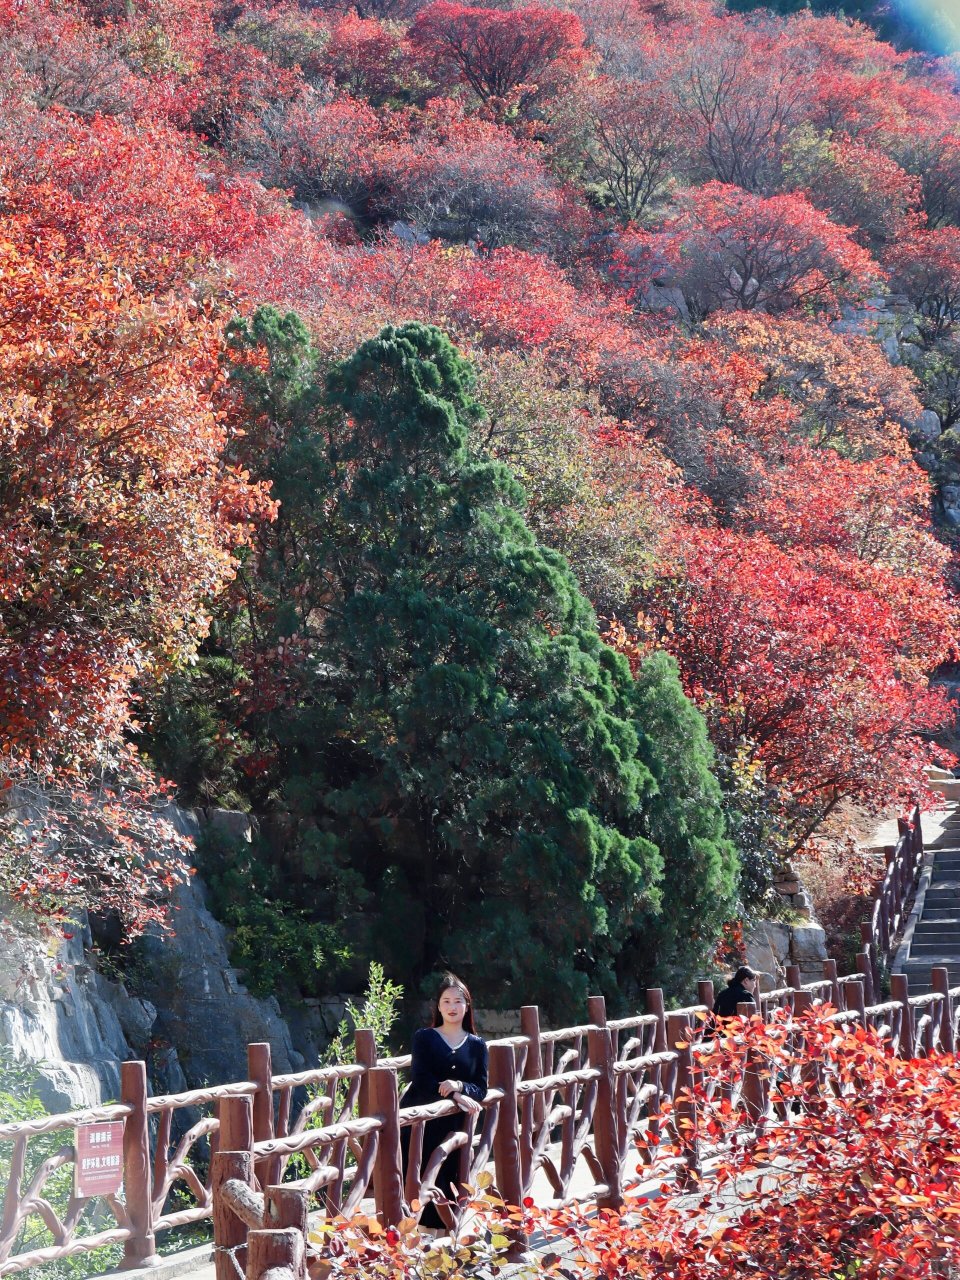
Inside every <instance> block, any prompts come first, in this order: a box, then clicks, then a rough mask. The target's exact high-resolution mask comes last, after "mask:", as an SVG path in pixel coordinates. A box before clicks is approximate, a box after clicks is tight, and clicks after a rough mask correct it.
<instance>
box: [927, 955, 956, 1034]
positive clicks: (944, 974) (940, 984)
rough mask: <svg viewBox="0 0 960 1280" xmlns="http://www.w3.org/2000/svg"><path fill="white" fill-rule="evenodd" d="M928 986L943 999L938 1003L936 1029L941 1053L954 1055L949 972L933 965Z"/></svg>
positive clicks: (942, 967)
mask: <svg viewBox="0 0 960 1280" xmlns="http://www.w3.org/2000/svg"><path fill="white" fill-rule="evenodd" d="M930 985H931V986H932V988H933V990H934V991H936V992H938V993H939V994H940V995H941V996H942V997H943V998H942V1000H941V1001H940V1026H939V1028H938V1034H939V1040H940V1052H941V1053H955V1052H956V1044H955V1043H954V1036H953V1001H952V1000H951V999H950V970H949V969H947V968H946V967H945V966H943V965H934V967H933V968H932V969H931V970H930Z"/></svg>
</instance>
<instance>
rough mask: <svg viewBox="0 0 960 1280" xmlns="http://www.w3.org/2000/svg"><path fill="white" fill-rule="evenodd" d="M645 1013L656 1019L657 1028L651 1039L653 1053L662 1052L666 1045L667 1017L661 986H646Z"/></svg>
mask: <svg viewBox="0 0 960 1280" xmlns="http://www.w3.org/2000/svg"><path fill="white" fill-rule="evenodd" d="M647 1013H650V1014H653V1016H654V1017H655V1018H656V1019H657V1030H656V1035H655V1037H654V1041H653V1051H654V1053H663V1052H664V1051H665V1050H666V1047H667V1019H666V1013H665V1011H664V1007H663V988H662V987H647Z"/></svg>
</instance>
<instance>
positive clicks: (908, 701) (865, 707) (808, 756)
mask: <svg viewBox="0 0 960 1280" xmlns="http://www.w3.org/2000/svg"><path fill="white" fill-rule="evenodd" d="M821 536H822V535H821ZM838 567H839V562H838V561H836V560H835V561H833V562H832V563H828V562H827V560H826V557H825V556H824V554H823V553H822V552H821V553H820V554H819V555H818V556H816V557H814V559H813V560H812V562H811V560H810V559H808V558H807V557H805V556H803V555H800V554H799V553H798V551H797V550H796V549H792V550H791V551H786V550H783V549H781V548H780V547H778V546H776V545H775V544H774V543H773V542H772V541H771V540H770V538H769V537H768V536H766V535H764V534H761V533H752V534H749V535H744V534H741V533H737V532H733V531H730V530H724V529H703V530H695V531H694V530H687V531H685V532H684V534H683V535H682V536H681V537H680V538H678V540H677V545H676V547H675V549H674V554H673V556H672V557H671V558H670V560H669V562H667V563H666V564H665V566H664V570H663V573H662V575H661V577H660V579H659V581H658V582H657V583H656V584H655V585H654V586H653V587H652V588H651V590H650V591H649V592H648V593H646V594H645V595H644V596H643V598H642V601H641V604H642V609H643V613H644V618H645V620H646V622H647V623H649V624H650V625H652V627H653V630H654V633H655V634H656V635H657V636H658V637H659V639H660V642H661V643H662V644H663V645H664V646H665V647H666V648H668V649H669V650H670V652H672V653H673V654H674V655H675V656H676V657H677V659H678V661H679V663H680V669H681V675H682V677H683V680H684V684H685V687H686V688H687V690H688V692H689V693H690V694H691V696H692V697H694V699H695V700H696V701H697V702H698V704H699V705H700V706H701V708H702V709H703V710H704V712H705V714H706V716H707V719H708V722H709V724H710V730H711V736H712V737H713V739H714V741H715V742H716V743H717V744H718V745H719V746H720V748H721V750H723V751H725V752H727V753H728V754H729V755H730V756H733V755H735V754H737V753H740V754H741V755H743V753H746V755H747V756H748V757H749V758H752V759H755V760H756V761H758V762H759V763H761V764H762V766H763V768H764V771H765V774H766V776H767V778H768V779H769V781H770V782H771V783H772V784H773V785H775V786H777V787H779V788H781V789H782V791H783V793H784V796H785V797H786V805H785V808H786V816H787V819H788V821H789V826H790V833H791V839H792V843H793V844H794V846H795V847H799V846H800V845H802V844H803V842H804V840H805V839H806V838H807V836H808V835H809V834H810V832H811V831H812V830H813V829H814V828H815V827H816V826H817V825H818V823H819V822H821V821H822V820H823V818H824V817H825V816H826V815H827V814H828V813H830V812H831V811H832V810H833V809H834V808H835V807H836V805H837V804H838V803H839V802H840V801H841V800H843V799H845V798H848V797H851V798H856V799H859V800H861V801H863V802H865V803H868V804H869V803H877V802H878V801H879V800H880V797H882V796H884V795H891V794H904V795H906V794H908V793H909V792H910V791H911V789H913V790H919V789H922V780H923V779H922V775H923V768H924V765H925V764H926V763H927V761H928V760H929V758H930V757H929V753H928V751H927V749H926V747H925V745H924V743H923V741H922V735H926V734H930V733H934V732H936V731H937V730H938V729H939V728H941V727H942V726H943V725H945V724H946V723H948V722H949V718H950V715H951V709H950V706H949V703H948V702H947V701H946V699H945V698H944V696H943V694H942V693H941V692H940V691H936V690H933V689H931V688H930V687H929V686H928V682H927V678H926V675H925V674H924V673H923V671H922V670H918V669H917V668H918V666H919V667H921V668H922V667H923V665H924V663H923V662H921V663H919V664H911V663H909V662H906V661H904V644H905V641H906V638H907V635H909V627H910V622H909V619H907V621H906V634H905V631H904V621H903V620H902V619H901V616H900V609H899V608H898V604H900V603H901V602H899V601H898V600H896V599H895V598H894V599H889V598H884V596H883V595H882V594H881V593H880V592H879V591H877V592H874V591H871V590H869V589H864V587H865V586H867V585H868V584H867V583H866V582H865V581H864V582H860V583H859V584H851V583H848V582H845V581H843V578H842V576H841V575H840V574H838V572H837V569H838ZM948 612H949V611H948ZM951 635H952V632H951V631H949V630H948V631H947V633H946V635H944V636H943V637H942V639H943V641H944V651H943V652H942V653H940V654H939V655H937V654H935V653H931V652H930V650H929V648H928V649H927V650H926V652H925V653H924V658H925V659H926V661H927V662H928V663H931V664H932V663H933V662H934V661H935V660H936V658H937V657H938V656H939V657H941V658H943V657H946V656H947V655H948V653H949V651H950V643H951ZM936 638H937V637H936V634H934V635H933V636H931V635H929V633H928V635H927V643H928V644H929V643H930V642H931V641H936ZM928 669H929V668H928ZM868 762H869V763H868Z"/></svg>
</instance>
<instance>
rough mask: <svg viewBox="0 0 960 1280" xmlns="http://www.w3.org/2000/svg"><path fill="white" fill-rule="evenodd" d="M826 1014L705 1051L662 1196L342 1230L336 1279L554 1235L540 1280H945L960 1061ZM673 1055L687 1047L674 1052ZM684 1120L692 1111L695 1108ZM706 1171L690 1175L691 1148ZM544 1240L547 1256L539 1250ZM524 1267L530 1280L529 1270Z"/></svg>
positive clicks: (329, 1249) (665, 1151) (491, 1253)
mask: <svg viewBox="0 0 960 1280" xmlns="http://www.w3.org/2000/svg"><path fill="white" fill-rule="evenodd" d="M829 1013H830V1011H829V1010H825V1009H820V1008H817V1009H815V1010H814V1011H813V1012H811V1013H809V1014H806V1015H804V1016H802V1017H800V1018H799V1019H797V1020H796V1021H794V1022H791V1021H790V1020H789V1019H788V1018H787V1015H786V1014H785V1013H781V1014H780V1015H778V1017H777V1018H776V1019H775V1020H773V1021H772V1022H770V1023H766V1024H764V1023H763V1022H762V1021H761V1020H760V1019H759V1018H755V1019H753V1020H751V1021H748V1020H744V1019H736V1020H735V1021H734V1022H732V1023H731V1025H730V1028H729V1029H728V1034H727V1035H726V1036H725V1037H723V1038H722V1039H718V1040H714V1041H709V1042H707V1043H706V1044H705V1045H703V1046H702V1047H700V1048H698V1049H695V1050H694V1055H693V1057H694V1072H693V1078H694V1087H693V1089H692V1090H691V1091H690V1092H688V1093H686V1094H685V1095H683V1098H684V1101H685V1102H686V1103H687V1104H689V1103H690V1102H693V1103H694V1104H695V1114H696V1128H695V1129H694V1128H693V1127H691V1123H690V1121H689V1120H687V1119H682V1120H679V1122H678V1123H677V1125H676V1126H675V1137H676V1138H677V1140H676V1141H675V1142H674V1143H673V1144H667V1145H666V1146H665V1147H663V1148H662V1149H661V1152H660V1153H659V1154H658V1155H657V1157H656V1158H655V1159H654V1162H653V1164H652V1165H651V1166H649V1167H647V1166H645V1165H643V1164H640V1165H638V1171H639V1173H640V1175H641V1178H642V1181H643V1183H644V1184H645V1187H646V1188H647V1189H649V1188H651V1187H652V1188H656V1193H655V1198H650V1199H647V1198H646V1197H643V1196H637V1195H636V1194H634V1195H633V1196H628V1197H627V1201H626V1204H625V1206H624V1209H623V1211H622V1212H611V1211H602V1210H601V1211H600V1212H592V1211H586V1212H585V1211H584V1210H582V1209H581V1208H580V1207H579V1206H577V1205H572V1206H568V1207H566V1208H564V1209H562V1210H560V1211H559V1212H552V1211H542V1210H537V1209H534V1208H532V1207H529V1205H528V1207H525V1208H522V1209H516V1210H505V1209H504V1207H503V1206H502V1204H500V1202H498V1201H497V1200H496V1199H495V1198H493V1197H491V1196H490V1195H487V1196H484V1197H480V1198H478V1199H476V1200H475V1201H474V1202H473V1205H472V1213H468V1214H467V1217H466V1222H465V1225H464V1227H463V1228H462V1231H461V1235H460V1236H459V1237H458V1238H456V1239H455V1240H454V1241H453V1242H452V1244H448V1245H440V1244H438V1245H435V1246H430V1247H426V1246H425V1244H424V1243H423V1242H421V1241H420V1239H419V1237H418V1236H417V1233H416V1230H415V1227H414V1224H413V1222H412V1220H408V1221H407V1222H405V1223H403V1224H401V1226H400V1229H399V1230H395V1229H391V1230H390V1231H388V1232H384V1231H383V1228H382V1227H380V1226H379V1225H378V1224H376V1223H370V1222H368V1221H367V1220H363V1221H362V1222H357V1221H356V1220H355V1221H353V1222H343V1221H341V1222H339V1223H334V1224H331V1225H330V1226H329V1227H328V1228H327V1229H326V1230H325V1231H324V1232H323V1233H322V1236H321V1237H320V1241H321V1242H322V1247H323V1253H324V1257H323V1266H324V1274H326V1275H329V1276H331V1277H337V1278H340V1277H343V1278H349V1280H354V1278H359V1277H360V1276H369V1275H376V1276H381V1277H384V1278H385V1280H408V1278H410V1280H412V1278H413V1277H414V1276H421V1275H439V1276H451V1275H459V1276H462V1277H470V1276H478V1275H480V1274H489V1273H490V1268H491V1266H492V1268H493V1271H494V1273H495V1272H496V1270H497V1269H498V1265H499V1264H502V1263H503V1262H504V1261H505V1256H506V1249H507V1246H508V1244H509V1233H510V1231H511V1229H515V1228H517V1227H518V1226H522V1227H523V1228H524V1229H525V1230H526V1231H527V1232H528V1233H529V1232H532V1231H534V1230H535V1231H537V1232H539V1233H542V1235H541V1239H543V1238H544V1237H545V1239H546V1241H547V1242H548V1243H547V1245H546V1248H547V1249H548V1250H549V1249H550V1248H551V1246H552V1252H551V1251H547V1252H541V1253H540V1254H539V1256H537V1258H536V1261H535V1262H533V1263H532V1264H531V1265H530V1268H529V1271H527V1272H525V1274H527V1275H529V1276H533V1275H556V1276H564V1277H574V1276H575V1277H577V1280H600V1278H601V1277H602V1278H603V1280H628V1278H629V1280H739V1278H740V1277H743V1278H744V1280H746V1278H747V1277H750V1280H825V1278H826V1277H830V1280H841V1278H842V1280H854V1278H855V1280H934V1277H945V1276H948V1275H951V1274H954V1272H953V1268H955V1267H956V1265H957V1264H958V1262H960V1177H958V1174H957V1167H958V1165H960V1065H958V1063H957V1062H956V1060H955V1059H954V1058H953V1057H952V1056H950V1057H931V1058H927V1059H917V1060H913V1061H904V1060H903V1059H900V1058H897V1057H895V1056H893V1054H892V1051H891V1047H890V1044H889V1041H888V1040H886V1039H884V1038H883V1037H882V1036H881V1035H880V1034H878V1033H877V1032H876V1031H875V1030H873V1029H872V1028H869V1027H868V1028H862V1027H860V1026H851V1027H850V1028H845V1027H843V1026H841V1025H840V1024H838V1023H836V1022H834V1021H832V1020H831V1018H830V1016H829ZM670 1047H671V1048H672V1047H673V1046H670ZM745 1073H751V1074H752V1075H753V1076H754V1077H755V1079H756V1081H758V1082H759V1083H760V1085H762V1086H763V1088H764V1089H765V1090H767V1091H768V1092H769V1096H770V1104H771V1105H770V1107H769V1109H768V1113H767V1115H766V1117H765V1118H764V1119H763V1120H762V1121H761V1122H760V1123H759V1124H756V1123H754V1121H753V1120H752V1119H751V1118H750V1116H749V1115H748V1114H747V1112H746V1110H745V1109H744V1108H743V1106H742V1105H740V1100H739V1090H738V1089H737V1088H734V1089H731V1088H730V1087H729V1086H730V1085H731V1084H732V1085H734V1086H739V1085H740V1084H741V1083H742V1082H743V1081H744V1077H745ZM685 1114H686V1113H685ZM694 1137H695V1138H696V1139H697V1140H698V1141H699V1142H700V1144H701V1151H702V1154H703V1155H704V1156H707V1155H709V1156H710V1159H709V1160H705V1161H704V1164H703V1167H702V1171H701V1172H700V1173H692V1171H690V1176H687V1177H680V1178H678V1177H677V1174H678V1172H681V1173H686V1172H688V1162H687V1157H688V1154H689V1151H690V1145H689V1144H690V1140H691V1139H692V1138H694ZM540 1247H541V1250H542V1249H543V1248H544V1246H543V1245H541V1246H540ZM521 1274H523V1272H521Z"/></svg>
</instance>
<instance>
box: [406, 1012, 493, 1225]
mask: <svg viewBox="0 0 960 1280" xmlns="http://www.w3.org/2000/svg"><path fill="white" fill-rule="evenodd" d="M411 1052H412V1057H413V1061H412V1062H411V1064H410V1073H411V1080H410V1084H409V1086H408V1087H407V1088H406V1089H405V1090H404V1092H403V1097H402V1098H401V1099H400V1105H401V1107H424V1106H427V1105H428V1104H429V1103H431V1102H442V1101H443V1099H442V1098H441V1097H440V1082H441V1081H442V1080H457V1081H460V1082H461V1083H462V1090H461V1092H462V1093H463V1094H464V1095H465V1096H466V1097H468V1098H473V1100H474V1101H475V1102H482V1101H483V1100H484V1098H485V1097H486V1095H487V1045H486V1041H484V1040H482V1039H481V1038H480V1037H479V1036H472V1035H468V1036H467V1038H466V1039H465V1040H464V1042H463V1044H461V1045H459V1046H458V1047H457V1048H456V1049H451V1048H450V1046H449V1045H448V1044H447V1042H446V1040H444V1038H443V1036H442V1035H441V1034H440V1032H439V1031H437V1030H436V1029H435V1028H434V1027H424V1028H422V1029H421V1030H420V1031H418V1032H417V1033H416V1035H415V1036H414V1037H413V1048H412V1051H411ZM466 1119H467V1117H466V1116H465V1115H464V1113H463V1112H462V1111H458V1112H457V1114H456V1115H455V1116H441V1117H440V1118H439V1119H437V1120H428V1121H427V1123H426V1124H425V1125H424V1127H423V1159H422V1161H421V1164H420V1172H421V1174H422V1173H423V1171H424V1169H426V1167H427V1165H428V1164H429V1162H430V1157H431V1155H432V1154H433V1153H434V1151H436V1149H437V1147H438V1146H439V1145H440V1143H441V1142H443V1140H444V1139H445V1138H448V1137H449V1136H450V1134H451V1133H458V1132H459V1131H461V1130H462V1129H463V1128H464V1125H465V1124H466ZM400 1147H401V1151H402V1153H403V1175H404V1178H406V1175H407V1160H408V1156H409V1151H410V1129H409V1128H404V1129H402V1130H401V1132H400ZM459 1166H460V1152H459V1151H454V1152H453V1153H452V1154H451V1155H449V1156H447V1158H446V1160H444V1162H443V1164H442V1165H441V1166H440V1173H439V1175H438V1177H437V1182H436V1186H437V1190H438V1191H439V1192H440V1193H441V1194H442V1195H443V1196H444V1197H445V1199H447V1200H453V1199H455V1198H456V1194H455V1190H454V1183H455V1182H456V1178H457V1171H458V1169H459ZM420 1223H421V1226H424V1227H445V1226H446V1223H445V1222H444V1221H443V1219H442V1218H441V1217H440V1215H439V1213H438V1212H437V1210H436V1208H435V1207H434V1206H433V1205H432V1204H428V1205H427V1206H426V1208H425V1209H424V1211H423V1214H422V1216H421V1218H420Z"/></svg>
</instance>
